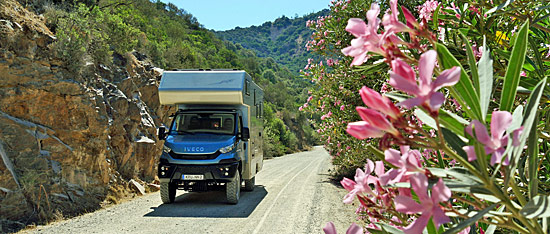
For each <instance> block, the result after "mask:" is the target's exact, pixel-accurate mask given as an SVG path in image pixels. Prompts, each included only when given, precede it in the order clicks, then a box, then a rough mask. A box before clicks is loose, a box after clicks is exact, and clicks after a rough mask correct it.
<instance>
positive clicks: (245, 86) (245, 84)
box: [244, 80, 250, 96]
mask: <svg viewBox="0 0 550 234" xmlns="http://www.w3.org/2000/svg"><path fill="white" fill-rule="evenodd" d="M248 86H250V81H248V80H246V81H245V82H244V92H245V93H246V95H247V96H250V90H248Z"/></svg>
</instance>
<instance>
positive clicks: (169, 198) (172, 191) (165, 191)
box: [160, 182, 176, 204]
mask: <svg viewBox="0 0 550 234" xmlns="http://www.w3.org/2000/svg"><path fill="white" fill-rule="evenodd" d="M160 199H161V200H162V203H164V204H170V203H172V202H174V200H175V199H176V185H175V184H174V183H168V182H163V183H160Z"/></svg>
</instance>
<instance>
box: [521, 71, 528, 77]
mask: <svg viewBox="0 0 550 234" xmlns="http://www.w3.org/2000/svg"><path fill="white" fill-rule="evenodd" d="M519 75H520V76H523V77H526V76H527V73H525V71H521V72H520V73H519Z"/></svg>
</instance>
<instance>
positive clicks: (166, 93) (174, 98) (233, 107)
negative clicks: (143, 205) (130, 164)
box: [158, 70, 263, 204]
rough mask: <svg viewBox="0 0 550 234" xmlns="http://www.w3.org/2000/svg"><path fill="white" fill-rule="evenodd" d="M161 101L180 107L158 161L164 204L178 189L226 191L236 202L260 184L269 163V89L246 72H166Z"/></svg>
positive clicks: (161, 134) (161, 130) (163, 136)
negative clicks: (265, 144)
mask: <svg viewBox="0 0 550 234" xmlns="http://www.w3.org/2000/svg"><path fill="white" fill-rule="evenodd" d="M159 97H160V102H161V104H163V105H175V106H176V107H177V111H176V112H175V113H174V114H173V115H172V121H171V123H170V125H169V127H168V128H164V127H161V128H159V139H163V140H164V150H163V153H162V155H161V158H160V162H159V165H158V177H159V179H160V182H161V199H162V201H163V203H172V202H174V199H175V194H176V190H178V189H181V190H186V191H191V192H200V191H209V190H215V189H220V188H221V189H224V190H225V191H226V199H227V202H228V203H230V204H237V203H238V201H239V198H240V191H241V186H242V183H243V182H244V190H248V191H251V190H253V189H254V186H255V175H256V173H257V172H258V171H260V170H261V168H262V165H263V154H262V152H263V150H262V137H261V134H262V131H263V126H262V123H263V120H262V118H263V116H262V113H261V111H262V104H263V91H262V90H261V89H260V88H259V86H257V85H255V84H254V83H253V82H252V79H251V77H250V76H249V75H248V74H247V73H246V72H244V71H236V70H185V71H170V72H165V73H164V74H163V77H162V79H161V83H160V86H159Z"/></svg>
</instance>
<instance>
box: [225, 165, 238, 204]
mask: <svg viewBox="0 0 550 234" xmlns="http://www.w3.org/2000/svg"><path fill="white" fill-rule="evenodd" d="M240 193H241V175H240V173H239V172H238V171H237V173H236V174H235V178H233V180H231V182H227V183H225V196H226V198H227V202H228V203H229V204H237V203H238V202H239V196H240Z"/></svg>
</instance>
